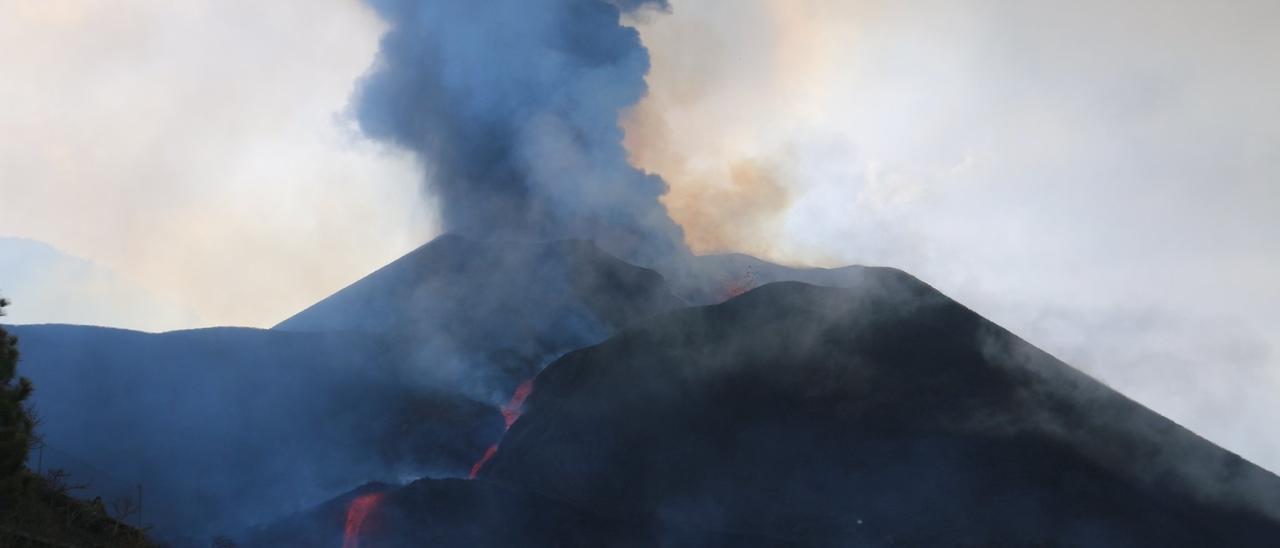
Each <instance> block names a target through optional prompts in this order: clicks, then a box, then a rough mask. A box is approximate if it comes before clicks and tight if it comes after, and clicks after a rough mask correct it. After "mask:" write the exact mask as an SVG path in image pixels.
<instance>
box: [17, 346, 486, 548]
mask: <svg viewBox="0 0 1280 548" xmlns="http://www.w3.org/2000/svg"><path fill="white" fill-rule="evenodd" d="M8 329H10V330H11V331H12V332H13V333H14V334H15V335H17V336H18V338H19V344H20V347H21V349H22V352H23V361H22V371H23V374H24V375H26V376H28V377H30V378H31V379H32V381H33V382H34V383H35V386H36V393H35V395H34V396H33V400H34V405H35V409H36V411H37V413H38V415H39V417H40V426H39V431H40V433H41V435H42V436H43V438H44V439H45V441H46V442H47V447H46V448H45V449H44V450H42V451H40V460H41V461H42V462H41V463H40V464H41V465H42V466H43V468H44V469H46V470H48V469H50V468H64V469H66V470H67V471H69V472H71V473H72V481H73V482H76V483H82V482H89V483H91V485H90V488H89V489H88V490H87V491H86V492H84V493H82V495H86V496H89V497H92V496H95V495H100V496H102V497H103V499H104V500H105V501H108V503H109V502H110V501H112V500H113V499H115V498H117V497H120V496H124V495H133V494H134V493H135V492H136V488H137V486H138V485H139V484H141V485H142V487H143V489H144V501H145V505H146V507H145V508H144V517H145V519H146V522H147V524H149V525H155V526H156V527H157V532H158V533H160V534H161V536H171V535H176V534H180V533H181V534H196V535H205V534H212V533H214V532H218V531H222V530H231V529H234V528H239V527H243V526H244V525H245V524H248V523H255V522H258V521H265V520H268V519H273V518H274V517H276V516H279V515H282V514H284V513H287V512H290V511H294V510H296V509H298V508H301V507H305V506H309V505H311V504H314V502H315V501H316V500H320V499H323V498H326V497H329V496H333V495H334V494H336V493H340V492H342V491H345V490H346V489H349V488H350V486H352V485H357V484H360V483H363V482H365V481H368V480H369V479H370V478H388V479H395V478H397V477H402V476H407V477H417V475H420V474H423V473H425V472H427V471H433V473H440V474H463V473H465V470H466V469H467V467H469V466H470V463H471V461H473V460H474V458H475V455H478V454H480V453H481V452H482V451H483V450H484V448H485V447H486V446H487V445H488V444H490V443H492V438H493V437H495V436H498V435H499V433H500V432H501V431H502V418H501V416H500V415H499V413H498V411H497V410H496V409H494V408H493V407H492V406H490V405H488V404H483V403H479V402H475V401H473V400H470V399H468V398H464V397H461V396H458V395H456V394H454V393H450V392H442V391H440V390H438V389H436V388H434V387H432V386H431V385H429V384H427V383H425V382H423V381H422V379H421V377H420V376H419V375H418V374H417V371H416V368H417V367H418V366H419V364H406V363H404V362H403V361H402V358H401V357H399V356H395V355H392V354H389V353H388V352H386V351H385V345H384V344H382V343H380V342H379V341H378V340H376V339H374V338H372V337H368V336H362V335H355V334H316V333H281V332H273V331H266V330H255V329H230V328H220V329H200V330H193V331H177V332H171V333H162V334H150V333H140V332H136V331H124V330H118V329H105V328H97V327H82V326H63V325H34V326H13V327H9V328H8ZM32 456H33V461H32V463H31V464H32V466H33V467H34V466H35V465H36V462H35V457H36V455H35V453H33V455H32Z"/></svg>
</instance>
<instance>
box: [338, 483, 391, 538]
mask: <svg viewBox="0 0 1280 548" xmlns="http://www.w3.org/2000/svg"><path fill="white" fill-rule="evenodd" d="M379 502H382V493H370V494H368V495H360V496H358V497H356V498H355V499H354V500H352V501H351V505H350V506H348V507H347V527H346V529H344V530H343V533H342V548H359V546H360V530H361V529H362V528H364V520H365V518H367V517H369V513H370V512H373V509H374V508H376V507H377V506H378V503H379Z"/></svg>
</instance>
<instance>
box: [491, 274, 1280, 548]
mask: <svg viewBox="0 0 1280 548" xmlns="http://www.w3.org/2000/svg"><path fill="white" fill-rule="evenodd" d="M481 475H482V478H486V479H488V480H490V481H496V482H499V483H503V484H508V485H512V486H517V487H519V488H521V489H525V490H528V491H533V492H537V493H541V494H543V495H545V496H548V497H551V498H553V499H555V500H558V501H563V502H564V503H567V504H569V505H571V506H573V507H576V508H581V509H590V510H591V511H592V512H595V513H598V514H601V515H604V516H609V517H614V518H623V517H626V518H628V519H633V520H635V519H651V520H655V521H658V522H662V523H664V524H668V525H669V526H677V527H687V528H695V529H699V530H711V531H732V532H735V533H738V534H744V535H748V536H749V537H750V538H774V539H785V540H788V541H791V542H795V543H798V544H803V545H827V546H847V545H933V546H936V545H989V544H991V543H997V544H1000V545H1027V544H1034V543H1046V544H1049V545H1066V546H1086V545H1087V546H1139V545H1140V546H1225V545H1231V546H1265V545H1268V543H1271V542H1274V540H1275V539H1276V538H1280V523H1278V522H1277V521H1276V516H1275V510H1276V508H1280V506H1277V505H1276V502H1277V497H1278V496H1280V481H1278V480H1277V478H1276V477H1275V476H1273V475H1271V474H1269V473H1267V472H1265V471H1263V470H1261V469H1259V468H1257V467H1256V466H1254V465H1252V464H1250V463H1248V462H1245V461H1244V460H1242V459H1240V458H1239V457H1237V456H1235V455H1233V454H1231V453H1228V452H1226V451H1224V450H1222V449H1219V448H1217V447H1216V446H1213V445H1212V444H1210V443H1208V442H1206V441H1204V440H1202V439H1200V438H1198V437H1197V436H1195V435H1194V434H1191V433H1190V432H1188V431H1186V430H1184V429H1182V428H1181V427H1179V426H1177V425H1175V424H1173V423H1172V422H1170V421H1168V420H1166V419H1164V418H1162V417H1160V416H1158V415H1156V414H1154V413H1152V412H1151V411H1149V410H1147V409H1145V408H1143V407H1141V406H1140V405H1138V404H1136V403H1134V402H1132V401H1130V400H1128V399H1126V398H1124V397H1123V396H1121V395H1120V394H1118V393H1115V392H1114V391H1112V390H1110V389H1108V388H1107V387H1105V386H1103V385H1101V384H1100V383H1097V382H1096V381H1093V380H1092V379H1090V378H1089V377H1087V376H1085V375H1083V374H1081V373H1079V372H1077V371H1075V370H1073V369H1071V368H1070V367H1069V366H1067V365H1065V364H1063V363H1061V362H1060V361H1058V360H1056V359H1054V358H1052V357H1051V356H1049V355H1047V354H1044V353H1043V352H1040V351H1039V350H1037V349H1035V348H1034V347H1032V346H1030V345H1028V344H1026V343H1025V342H1023V341H1021V340H1020V339H1018V338H1016V337H1015V336H1013V335H1012V334H1010V333H1008V332H1006V331H1004V330H1003V329H1000V328H999V327H998V326H995V325H994V324H991V323H989V322H987V321H986V320H984V319H982V318H981V317H979V316H978V315H976V314H974V313H973V312H971V311H970V310H968V309H966V308H964V307H963V306H960V305H959V304H957V303H955V302H954V301H951V300H950V299H947V298H946V297H944V296H942V295H941V294H938V293H937V292H935V291H933V290H932V289H931V288H929V287H927V286H926V285H924V284H922V283H920V282H918V281H917V280H915V279H913V278H911V277H909V276H906V275H904V274H901V273H897V272H895V271H892V270H878V271H875V272H874V273H873V274H872V275H869V276H865V277H864V278H863V280H862V282H861V283H860V285H858V286H857V287H855V288H854V289H849V290H845V289H832V288H820V287H814V286H808V285H804V284H799V283H778V284H772V285H768V286H765V287H762V288H760V289H758V290H755V291H752V292H750V293H748V294H746V295H744V296H742V297H739V298H737V299H734V300H732V301H729V302H727V303H725V304H722V305H718V306H710V307H700V308H693V309H685V310H680V311H676V312H673V313H670V314H665V315H661V316H659V317H656V318H654V319H652V320H650V321H647V322H644V323H642V324H640V325H638V326H636V327H634V328H632V329H628V330H626V331H625V332H624V333H622V334H621V335H619V336H617V337H614V338H612V339H610V340H609V341H607V342H605V343H603V344H601V345H598V346H595V347H591V348H587V349H584V350H580V351H577V352H573V353H571V354H569V355H567V356H566V357H564V358H563V359H561V360H559V361H557V362H556V363H554V364H552V365H551V366H550V367H548V368H547V369H546V370H545V371H544V372H543V374H542V375H540V376H539V377H538V379H537V381H536V384H535V388H534V392H533V395H532V397H531V398H530V399H529V400H528V403H527V411H526V413H525V414H524V416H523V418H522V419H521V420H520V421H519V422H517V423H516V425H515V426H514V427H513V428H512V430H511V431H510V432H509V433H508V435H507V436H506V437H505V438H504V440H503V443H502V446H501V448H500V450H499V451H498V453H497V455H496V456H495V457H494V459H493V460H492V461H491V462H490V463H489V464H488V466H486V467H485V469H484V470H483V471H482V473H481ZM1267 511H1269V512H1271V513H1270V514H1266V513H1264V512H1267ZM755 545H770V543H768V542H760V543H756V544H755Z"/></svg>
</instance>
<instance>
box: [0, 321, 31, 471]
mask: <svg viewBox="0 0 1280 548" xmlns="http://www.w3.org/2000/svg"><path fill="white" fill-rule="evenodd" d="M8 305H9V301H6V300H4V299H0V316H3V315H4V307H6V306H8ZM30 395H31V381H29V380H27V379H26V378H23V377H19V376H18V339H17V338H16V337H13V336H11V335H9V333H8V332H6V331H5V330H4V327H0V494H8V493H12V492H13V490H14V489H16V488H17V485H18V483H19V481H20V478H21V475H22V471H23V467H24V466H25V463H26V461H27V452H28V451H30V450H31V444H32V442H33V441H34V437H33V434H32V430H33V428H34V426H35V423H34V421H33V420H32V419H31V413H30V411H29V410H28V409H27V406H26V403H25V402H26V399H27V397H28V396H30Z"/></svg>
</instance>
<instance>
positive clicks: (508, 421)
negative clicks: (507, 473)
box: [470, 379, 533, 479]
mask: <svg viewBox="0 0 1280 548" xmlns="http://www.w3.org/2000/svg"><path fill="white" fill-rule="evenodd" d="M532 393H533V379H529V380H527V381H524V382H522V383H520V386H517V387H516V390H515V392H512V393H511V399H510V400H508V401H507V403H506V404H505V405H503V406H502V423H503V430H502V431H503V432H506V431H507V430H510V429H511V425H513V424H515V423H516V421H517V420H519V419H520V414H521V413H523V412H524V409H523V408H524V400H525V399H526V398H528V397H529V394H532ZM497 452H498V444H496V443H495V444H493V445H490V446H489V448H488V449H485V450H484V455H482V456H481V457H480V460H477V461H476V463H475V464H472V465H471V476H470V477H471V479H476V474H479V473H480V469H481V468H484V465H485V463H487V462H489V459H491V458H493V454H494V453H497Z"/></svg>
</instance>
